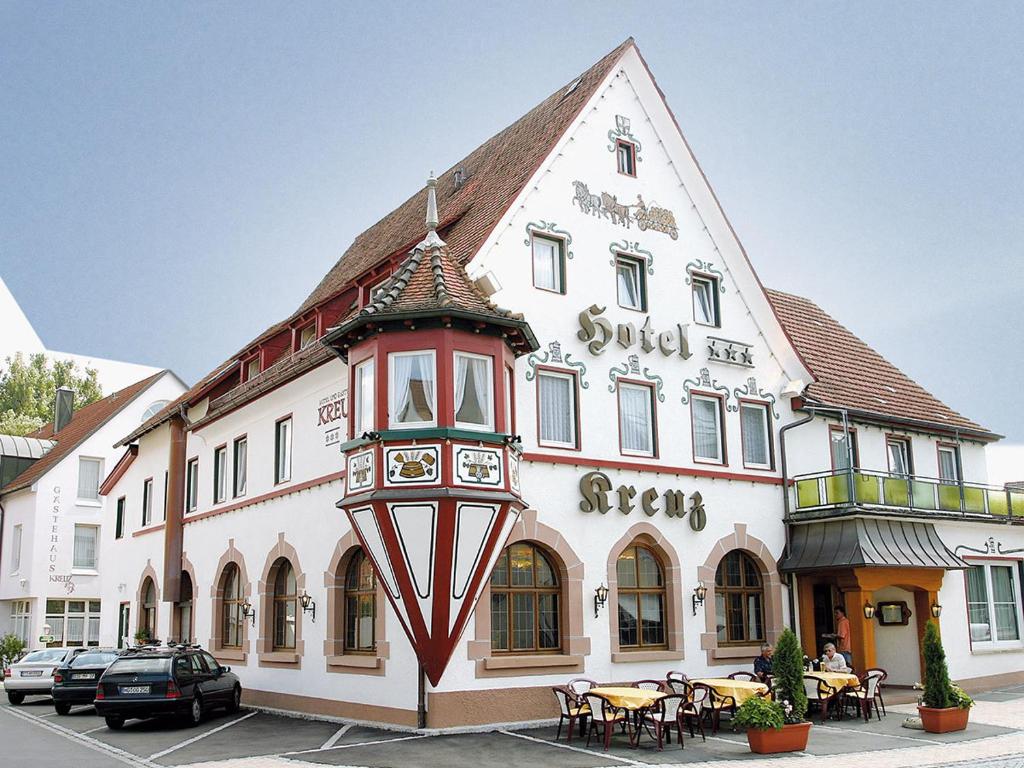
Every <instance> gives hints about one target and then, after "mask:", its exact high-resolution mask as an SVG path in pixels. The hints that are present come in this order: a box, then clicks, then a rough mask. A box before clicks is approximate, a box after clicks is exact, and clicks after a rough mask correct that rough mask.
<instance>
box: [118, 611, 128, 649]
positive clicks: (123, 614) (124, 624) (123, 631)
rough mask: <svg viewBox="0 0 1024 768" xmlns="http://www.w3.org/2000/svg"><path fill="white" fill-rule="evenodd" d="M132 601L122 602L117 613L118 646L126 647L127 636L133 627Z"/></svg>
mask: <svg viewBox="0 0 1024 768" xmlns="http://www.w3.org/2000/svg"><path fill="white" fill-rule="evenodd" d="M130 613H131V603H121V608H120V610H119V611H118V614H117V647H118V648H124V644H125V638H126V637H128V633H129V631H130V630H129V627H131V616H130Z"/></svg>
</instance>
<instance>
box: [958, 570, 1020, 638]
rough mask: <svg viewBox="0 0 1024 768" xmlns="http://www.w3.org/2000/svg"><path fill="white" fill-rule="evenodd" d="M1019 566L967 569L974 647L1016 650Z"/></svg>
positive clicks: (1018, 625)
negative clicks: (1012, 648) (1010, 648)
mask: <svg viewBox="0 0 1024 768" xmlns="http://www.w3.org/2000/svg"><path fill="white" fill-rule="evenodd" d="M1019 568H1020V564H1019V563H1018V562H1016V561H1001V562H991V563H978V564H972V565H971V567H970V568H968V569H967V621H968V627H969V630H970V634H971V645H972V647H973V648H978V647H979V646H980V647H982V648H985V647H989V648H999V647H1019V646H1021V645H1022V643H1021V635H1020V627H1021V603H1020V571H1019Z"/></svg>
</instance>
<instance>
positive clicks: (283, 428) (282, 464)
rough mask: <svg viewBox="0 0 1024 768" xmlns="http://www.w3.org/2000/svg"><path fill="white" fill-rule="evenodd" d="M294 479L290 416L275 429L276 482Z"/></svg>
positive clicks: (282, 420) (278, 423)
mask: <svg viewBox="0 0 1024 768" xmlns="http://www.w3.org/2000/svg"><path fill="white" fill-rule="evenodd" d="M291 479H292V420H291V417H290V416H289V417H288V418H286V419H281V420H280V421H279V422H277V425H276V426H275V428H274V482H275V483H284V482H287V481H288V480H291Z"/></svg>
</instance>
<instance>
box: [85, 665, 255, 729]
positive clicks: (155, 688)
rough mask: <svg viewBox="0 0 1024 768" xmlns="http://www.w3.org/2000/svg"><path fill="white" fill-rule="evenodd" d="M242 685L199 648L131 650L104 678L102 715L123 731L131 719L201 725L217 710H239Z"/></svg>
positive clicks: (99, 700) (99, 698)
mask: <svg viewBox="0 0 1024 768" xmlns="http://www.w3.org/2000/svg"><path fill="white" fill-rule="evenodd" d="M241 698H242V685H241V683H240V682H239V681H238V677H237V676H236V675H235V674H233V673H232V672H231V668H230V667H222V666H221V665H220V664H219V663H218V662H217V660H216V659H215V658H213V656H211V655H210V654H209V653H207V652H206V651H204V650H202V649H201V648H198V647H196V646H184V645H178V646H170V647H166V648H153V647H147V648H139V649H131V650H128V651H126V652H125V653H124V655H122V656H120V657H118V659H117V660H116V661H114V663H113V664H111V665H110V666H109V667H107V671H106V672H104V673H103V676H102V677H101V678H100V681H99V685H97V686H96V698H95V701H94V702H93V703H94V704H95V706H96V713H97V714H98V715H100V716H101V717H103V718H105V719H106V721H107V727H108V728H112V729H114V730H117V729H119V728H121V727H122V726H124V721H125V720H128V719H130V718H145V717H163V716H174V717H180V718H182V719H184V720H185V721H186V722H187V723H188V724H190V725H196V724H198V723H199V721H200V720H202V719H203V715H204V714H205V713H206V712H209V711H210V710H211V709H216V708H218V707H222V708H224V709H225V710H227V711H228V712H236V711H238V707H239V703H240V702H241Z"/></svg>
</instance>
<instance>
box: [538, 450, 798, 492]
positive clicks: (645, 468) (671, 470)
mask: <svg viewBox="0 0 1024 768" xmlns="http://www.w3.org/2000/svg"><path fill="white" fill-rule="evenodd" d="M523 459H524V460H525V461H537V462H547V463H549V464H578V465H580V466H584V467H596V468H597V469H627V470H631V471H633V472H644V473H652V472H653V473H659V474H666V475H686V476H689V477H710V478H717V479H719V480H741V481H743V482H750V483H764V484H765V485H782V478H781V477H765V476H763V475H747V474H742V473H739V472H714V471H712V470H708V469H694V468H693V467H672V466H668V465H665V464H634V463H632V462H628V461H608V460H606V459H587V458H584V457H582V456H555V455H552V454H549V453H524V454H523Z"/></svg>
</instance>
